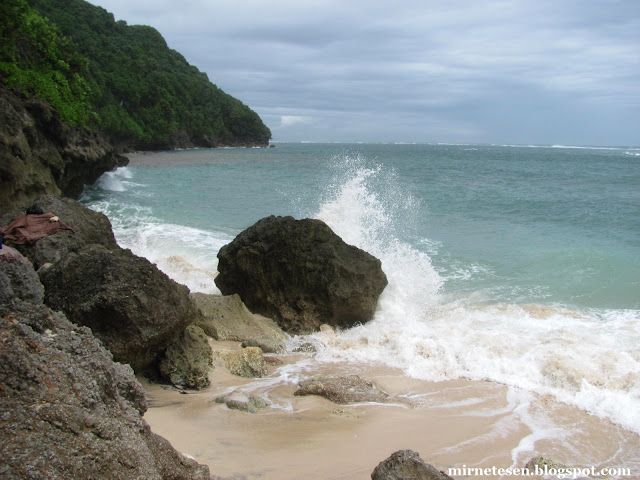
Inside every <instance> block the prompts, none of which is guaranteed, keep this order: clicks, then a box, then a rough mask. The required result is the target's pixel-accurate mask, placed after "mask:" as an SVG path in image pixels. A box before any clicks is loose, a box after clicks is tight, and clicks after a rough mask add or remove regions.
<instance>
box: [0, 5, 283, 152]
mask: <svg viewBox="0 0 640 480" xmlns="http://www.w3.org/2000/svg"><path fill="white" fill-rule="evenodd" d="M28 3H29V5H30V6H29V5H27V3H26V2H25V0H3V1H2V3H1V5H0V34H1V37H2V44H1V46H0V77H1V78H2V81H3V82H4V83H6V84H7V85H9V86H10V87H12V88H18V89H19V90H22V91H23V92H24V93H26V94H27V95H35V96H37V97H39V98H42V99H44V100H47V101H49V102H50V103H51V104H52V105H53V106H54V107H55V108H56V109H57V110H58V111H59V112H60V115H61V118H62V119H63V120H65V121H68V122H70V123H73V124H77V125H89V126H93V127H95V128H98V129H99V130H101V131H103V132H104V133H106V134H107V135H108V136H109V137H110V138H111V139H112V140H113V141H114V142H116V143H118V144H121V145H124V146H128V147H133V148H141V149H156V148H157V149H161V148H172V147H184V146H192V145H197V146H216V145H219V144H221V145H247V144H257V145H266V144H267V143H268V141H269V139H270V138H271V132H270V131H269V129H268V128H267V127H266V126H265V125H264V123H263V122H262V120H261V119H260V117H259V116H258V115H257V114H256V113H255V112H254V111H253V110H251V109H250V108H249V107H248V106H246V105H244V104H243V103H242V102H241V101H239V100H237V99H235V98H233V97H231V96H230V95H227V94H226V93H224V92H223V91H222V90H220V89H219V88H217V87H216V86H215V85H214V84H212V83H211V82H210V81H209V79H208V78H207V75H206V74H205V73H202V72H200V71H199V70H198V69H197V68H196V67H194V66H192V65H190V64H189V63H188V62H187V61H186V60H185V59H184V57H183V56H182V55H180V54H179V53H178V52H176V51H175V50H172V49H170V48H169V47H168V46H167V44H166V42H165V41H164V39H163V38H162V35H160V33H158V31H157V30H155V29H154V28H152V27H149V26H143V25H134V26H129V25H127V24H126V22H125V21H118V22H116V21H115V19H114V17H113V14H111V13H109V12H107V11H106V10H104V9H103V8H101V7H96V6H94V5H91V4H90V3H87V2H85V1H84V0H28ZM44 17H46V18H44ZM52 22H53V23H52ZM93 112H95V114H94V113H93Z"/></svg>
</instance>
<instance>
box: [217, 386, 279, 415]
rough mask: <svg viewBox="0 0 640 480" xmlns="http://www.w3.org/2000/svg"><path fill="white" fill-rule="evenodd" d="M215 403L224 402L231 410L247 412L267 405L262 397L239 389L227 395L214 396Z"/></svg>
mask: <svg viewBox="0 0 640 480" xmlns="http://www.w3.org/2000/svg"><path fill="white" fill-rule="evenodd" d="M216 403H224V404H225V405H227V407H229V408H230V409H232V410H240V411H242V412H248V413H257V412H258V411H259V410H261V409H263V408H265V407H266V406H267V405H269V403H268V402H267V401H266V400H265V399H264V398H262V397H259V396H258V395H254V394H253V393H246V392H242V391H240V390H234V391H233V392H231V393H230V394H228V395H224V396H222V397H218V398H216Z"/></svg>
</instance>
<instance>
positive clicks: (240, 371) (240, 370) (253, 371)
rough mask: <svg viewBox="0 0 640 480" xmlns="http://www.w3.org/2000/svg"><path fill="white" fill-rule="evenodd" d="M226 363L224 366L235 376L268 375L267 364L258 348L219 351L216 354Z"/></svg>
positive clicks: (252, 376)
mask: <svg viewBox="0 0 640 480" xmlns="http://www.w3.org/2000/svg"><path fill="white" fill-rule="evenodd" d="M215 355H217V356H218V357H219V358H221V359H222V361H223V362H224V366H225V367H226V369H227V370H229V371H230V372H231V373H233V374H234V375H238V376H240V377H246V378H256V377H264V376H265V375H266V374H267V364H266V362H265V361H264V357H263V355H262V350H260V349H259V348H257V347H247V348H243V349H242V350H217V351H216V352H215Z"/></svg>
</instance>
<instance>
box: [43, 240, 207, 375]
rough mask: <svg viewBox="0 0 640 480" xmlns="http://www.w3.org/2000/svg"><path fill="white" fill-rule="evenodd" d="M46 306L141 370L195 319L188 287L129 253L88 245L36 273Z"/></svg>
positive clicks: (196, 312)
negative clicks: (58, 311) (84, 327)
mask: <svg viewBox="0 0 640 480" xmlns="http://www.w3.org/2000/svg"><path fill="white" fill-rule="evenodd" d="M40 279H41V281H42V283H43V284H44V286H45V302H46V303H47V305H49V306H50V307H51V308H53V309H56V310H62V311H64V312H65V313H66V315H67V316H68V318H69V319H70V320H71V321H73V322H74V323H77V324H79V325H85V326H87V327H89V328H91V330H92V331H93V333H94V335H95V336H96V337H98V338H99V339H100V340H102V342H104V344H105V346H106V347H107V348H108V349H109V350H110V351H111V353H113V356H114V359H115V360H116V361H118V362H121V363H128V364H130V365H131V366H132V367H133V369H134V370H135V371H141V370H144V369H146V368H147V367H150V366H152V365H154V364H155V362H156V361H157V360H159V355H160V354H161V353H162V352H163V351H164V349H166V347H167V346H168V345H169V344H171V343H172V342H173V341H174V340H175V339H176V338H177V337H178V335H179V334H180V333H181V332H182V331H183V330H184V329H185V328H186V327H187V325H189V324H191V323H192V322H193V321H194V320H195V319H196V318H197V317H198V315H199V313H198V311H197V310H196V308H195V307H194V305H193V303H192V302H191V300H190V299H189V289H188V288H187V287H185V286H183V285H179V284H177V283H176V282H174V281H173V280H171V279H170V278H169V277H167V275H165V274H164V273H162V272H161V271H160V270H158V268H157V267H156V266H155V265H153V264H152V263H151V262H149V261H148V260H146V259H144V258H141V257H138V256H136V255H134V254H133V253H131V251H130V250H124V249H120V248H116V249H114V250H107V249H106V248H105V247H104V246H102V245H95V244H94V245H88V246H86V247H84V248H82V249H81V250H80V251H79V252H78V253H70V254H68V255H67V256H66V257H64V258H63V259H62V260H59V261H58V262H56V263H55V264H53V265H52V266H50V267H49V268H46V269H41V270H40Z"/></svg>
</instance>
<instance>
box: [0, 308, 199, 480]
mask: <svg viewBox="0 0 640 480" xmlns="http://www.w3.org/2000/svg"><path fill="white" fill-rule="evenodd" d="M0 317H1V318H0V339H1V341H0V438H1V439H3V440H2V441H0V478H2V479H3V480H23V479H27V478H30V479H44V478H47V479H50V480H68V479H70V478H73V479H75V480H95V479H107V478H109V479H125V478H131V479H134V478H135V479H142V478H144V479H149V480H209V478H210V475H209V469H208V468H207V467H206V466H204V465H199V464H197V463H196V462H194V461H193V460H190V459H189V458H187V457H186V456H184V455H182V454H181V453H179V452H177V451H176V450H174V449H173V448H172V447H171V445H170V444H169V442H167V441H166V440H165V439H164V438H162V437H159V436H157V435H155V434H154V433H152V432H151V430H150V428H149V425H148V424H147V423H146V422H145V421H144V419H143V418H142V415H143V414H144V412H145V410H146V409H147V403H146V400H145V396H144V390H143V389H142V387H141V385H140V384H139V383H138V382H137V381H136V378H135V377H134V375H133V372H132V370H131V368H130V367H128V366H125V365H121V364H117V363H114V362H113V361H112V358H111V354H110V353H109V352H108V351H107V350H105V348H104V347H103V346H102V345H101V344H100V342H99V341H97V340H96V339H95V338H94V337H93V336H92V335H91V331H90V330H89V329H88V328H86V327H80V326H77V325H73V324H72V323H71V322H69V321H68V320H67V319H66V318H65V316H64V315H63V314H62V313H60V312H54V311H52V310H50V309H48V308H46V307H45V306H44V305H33V304H28V303H26V302H20V301H17V302H14V304H13V305H12V306H9V305H6V304H0Z"/></svg>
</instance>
